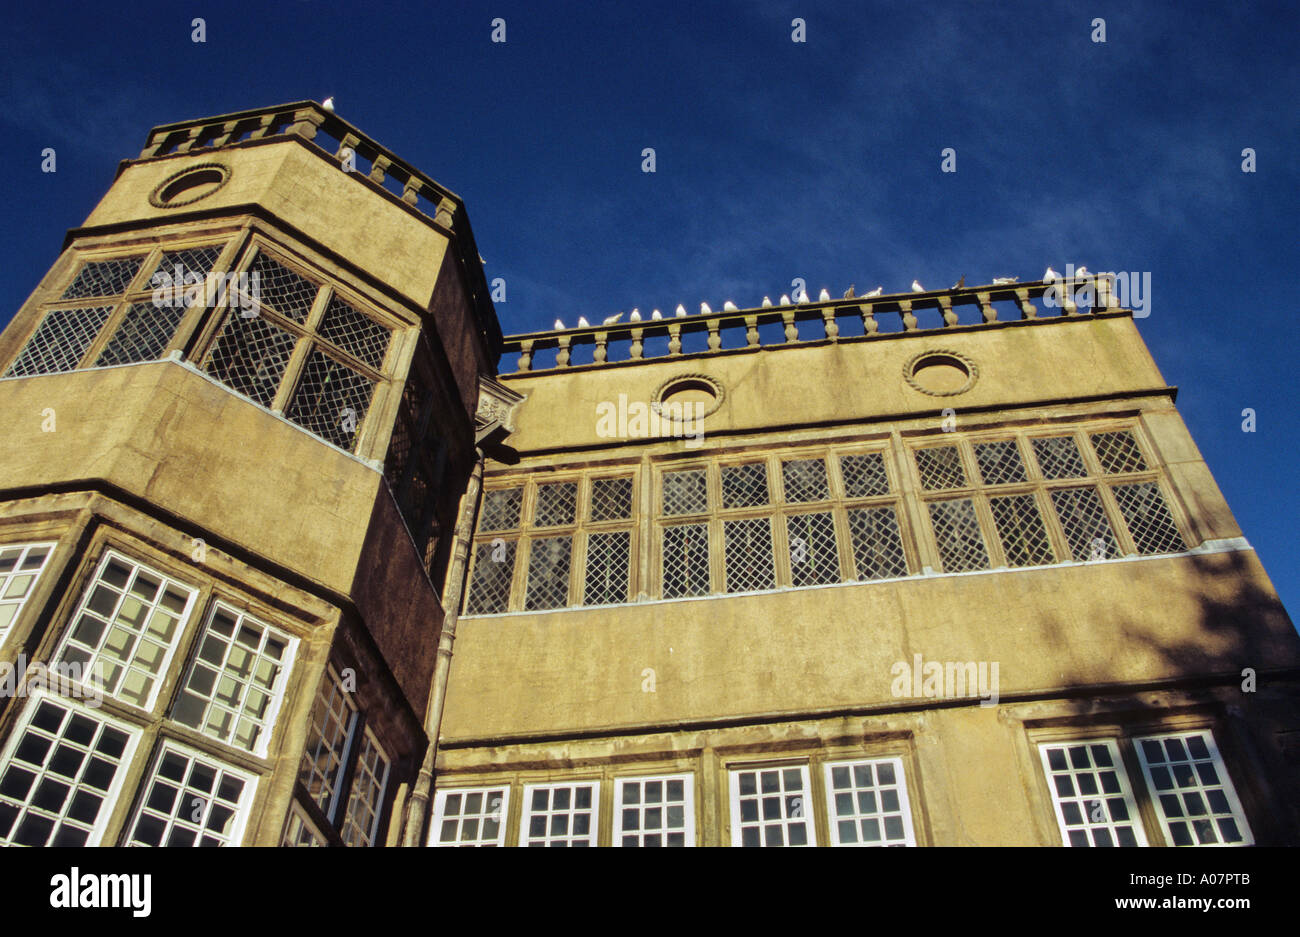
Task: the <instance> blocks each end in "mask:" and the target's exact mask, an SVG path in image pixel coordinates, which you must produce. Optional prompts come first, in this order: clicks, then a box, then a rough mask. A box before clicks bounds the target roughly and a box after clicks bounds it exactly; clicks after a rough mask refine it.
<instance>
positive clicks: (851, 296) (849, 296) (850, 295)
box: [844, 283, 857, 299]
mask: <svg viewBox="0 0 1300 937" xmlns="http://www.w3.org/2000/svg"><path fill="white" fill-rule="evenodd" d="M844 298H845V299H856V298H857V297H856V296H855V295H854V294H853V284H852V283H850V284H849V288H848V289H847V290H845V291H844Z"/></svg>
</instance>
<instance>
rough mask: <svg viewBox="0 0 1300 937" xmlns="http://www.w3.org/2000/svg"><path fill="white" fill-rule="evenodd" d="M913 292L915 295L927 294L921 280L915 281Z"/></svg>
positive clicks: (913, 282)
mask: <svg viewBox="0 0 1300 937" xmlns="http://www.w3.org/2000/svg"><path fill="white" fill-rule="evenodd" d="M912 292H913V293H924V292H925V287H924V286H922V285H921V281H920V280H913V281H912Z"/></svg>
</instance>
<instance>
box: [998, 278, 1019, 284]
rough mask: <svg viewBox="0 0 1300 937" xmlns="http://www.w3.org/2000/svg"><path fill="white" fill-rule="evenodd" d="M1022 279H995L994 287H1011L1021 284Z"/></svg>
mask: <svg viewBox="0 0 1300 937" xmlns="http://www.w3.org/2000/svg"><path fill="white" fill-rule="evenodd" d="M1019 282H1020V277H994V278H993V285H994V286H1010V285H1011V284H1012V283H1019Z"/></svg>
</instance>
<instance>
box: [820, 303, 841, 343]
mask: <svg viewBox="0 0 1300 937" xmlns="http://www.w3.org/2000/svg"><path fill="white" fill-rule="evenodd" d="M822 322H824V323H825V324H826V337H827V338H828V339H830V340H831V341H832V342H833V341H835V340H837V339H838V338H839V337H840V324H839V323H838V322H836V321H835V310H834V309H833V308H826V309H823V310H822Z"/></svg>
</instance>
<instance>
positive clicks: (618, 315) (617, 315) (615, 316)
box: [603, 312, 623, 325]
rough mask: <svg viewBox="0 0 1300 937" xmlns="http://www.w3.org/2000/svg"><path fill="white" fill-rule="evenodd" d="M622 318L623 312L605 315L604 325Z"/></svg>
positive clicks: (611, 323)
mask: <svg viewBox="0 0 1300 937" xmlns="http://www.w3.org/2000/svg"><path fill="white" fill-rule="evenodd" d="M621 318H623V313H621V312H616V313H614V314H613V315H612V316H605V321H604V323H603V324H604V325H613V324H614V323H615V322H617V321H618V320H619V319H621Z"/></svg>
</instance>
